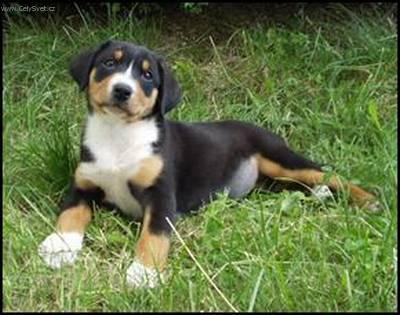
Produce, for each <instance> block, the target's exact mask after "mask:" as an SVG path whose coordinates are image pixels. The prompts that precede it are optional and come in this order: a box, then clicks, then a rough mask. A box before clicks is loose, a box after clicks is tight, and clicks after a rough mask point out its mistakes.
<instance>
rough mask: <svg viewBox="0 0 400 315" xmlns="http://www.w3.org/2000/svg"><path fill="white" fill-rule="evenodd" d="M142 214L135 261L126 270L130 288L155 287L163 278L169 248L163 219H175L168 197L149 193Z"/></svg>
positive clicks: (170, 200) (167, 232)
mask: <svg viewBox="0 0 400 315" xmlns="http://www.w3.org/2000/svg"><path fill="white" fill-rule="evenodd" d="M144 199H145V200H147V201H148V202H146V201H145V202H144V203H145V204H144V215H143V221H142V225H141V232H140V237H139V241H138V243H137V245H136V250H135V258H134V261H133V263H132V264H131V265H130V267H129V268H128V271H127V278H126V279H127V283H128V284H129V285H130V286H133V287H136V288H139V287H148V288H154V287H156V286H157V285H158V284H159V282H160V280H162V279H163V274H164V273H163V272H164V269H165V265H166V261H167V256H168V252H169V248H170V234H171V229H170V227H169V225H168V222H167V220H166V219H165V218H166V217H168V219H169V220H171V221H172V222H174V221H175V220H174V219H175V216H176V215H175V201H174V199H173V197H172V194H168V195H165V194H163V193H160V192H158V193H154V191H153V192H151V194H150V195H148V196H146V197H145V198H144Z"/></svg>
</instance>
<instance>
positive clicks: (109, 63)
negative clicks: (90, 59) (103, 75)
mask: <svg viewBox="0 0 400 315" xmlns="http://www.w3.org/2000/svg"><path fill="white" fill-rule="evenodd" d="M103 65H104V66H105V67H107V68H112V67H114V66H115V60H114V59H107V60H106V61H104V62H103Z"/></svg>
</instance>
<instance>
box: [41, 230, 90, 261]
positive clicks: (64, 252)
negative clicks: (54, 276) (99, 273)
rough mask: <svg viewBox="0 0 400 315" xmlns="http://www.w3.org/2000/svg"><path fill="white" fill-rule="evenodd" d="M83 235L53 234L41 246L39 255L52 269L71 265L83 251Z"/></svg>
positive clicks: (73, 233) (72, 233)
mask: <svg viewBox="0 0 400 315" xmlns="http://www.w3.org/2000/svg"><path fill="white" fill-rule="evenodd" d="M82 243H83V234H81V233H77V232H69V233H52V234H50V235H49V236H47V237H46V239H45V240H44V241H43V242H42V243H41V244H40V245H39V255H40V256H41V257H42V258H43V260H44V261H45V263H46V264H47V265H48V266H49V267H51V268H60V267H62V266H63V265H71V264H73V263H74V261H75V260H76V258H77V257H78V253H79V251H80V250H81V249H82Z"/></svg>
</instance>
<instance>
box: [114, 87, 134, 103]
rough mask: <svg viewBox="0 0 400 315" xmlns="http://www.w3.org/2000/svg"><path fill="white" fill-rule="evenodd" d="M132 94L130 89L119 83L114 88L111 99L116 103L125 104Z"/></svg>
mask: <svg viewBox="0 0 400 315" xmlns="http://www.w3.org/2000/svg"><path fill="white" fill-rule="evenodd" d="M131 94H132V88H131V87H130V86H129V85H126V84H123V83H119V84H116V85H115V86H114V89H113V98H114V100H115V101H117V102H118V103H122V102H125V101H126V100H128V99H129V97H130V96H131Z"/></svg>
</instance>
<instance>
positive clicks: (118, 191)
mask: <svg viewBox="0 0 400 315" xmlns="http://www.w3.org/2000/svg"><path fill="white" fill-rule="evenodd" d="M157 139H158V129H157V126H156V122H155V121H154V120H153V119H151V120H144V121H138V122H135V123H131V124H129V123H126V122H124V121H122V120H119V119H118V118H116V117H112V116H111V115H99V114H93V115H91V116H89V118H88V121H87V125H86V130H85V136H84V139H83V144H84V145H86V146H87V147H88V149H89V150H90V152H91V153H92V155H93V157H94V161H91V162H82V163H81V164H80V166H79V170H80V173H81V175H83V176H84V177H85V178H86V179H88V180H90V181H92V182H93V183H95V184H96V185H98V186H99V187H100V188H102V189H103V190H104V192H105V200H106V201H108V202H111V203H114V204H115V205H117V206H118V207H119V208H120V209H121V210H123V211H124V212H125V213H127V214H130V215H132V216H133V217H135V218H137V219H139V218H141V216H142V209H141V207H140V205H139V203H138V202H137V201H136V200H135V199H134V198H133V196H132V194H131V193H130V191H129V187H128V179H129V178H131V177H132V176H133V175H134V174H135V173H136V172H137V171H138V168H139V164H140V162H141V161H142V160H143V159H145V158H148V157H150V156H151V155H152V154H153V149H152V143H153V142H155V141H157Z"/></svg>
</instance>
